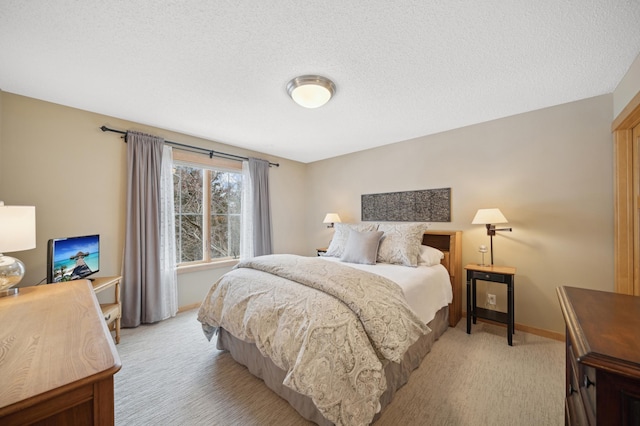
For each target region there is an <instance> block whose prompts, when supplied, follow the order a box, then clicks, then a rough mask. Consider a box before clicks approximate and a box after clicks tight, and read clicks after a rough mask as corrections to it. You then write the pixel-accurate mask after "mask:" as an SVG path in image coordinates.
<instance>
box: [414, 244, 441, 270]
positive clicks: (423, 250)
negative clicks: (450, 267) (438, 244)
mask: <svg viewBox="0 0 640 426" xmlns="http://www.w3.org/2000/svg"><path fill="white" fill-rule="evenodd" d="M442 259H444V253H443V252H441V251H440V250H438V249H437V248H435V247H430V246H420V257H419V258H418V265H420V266H434V265H439V264H440V263H441V262H442Z"/></svg>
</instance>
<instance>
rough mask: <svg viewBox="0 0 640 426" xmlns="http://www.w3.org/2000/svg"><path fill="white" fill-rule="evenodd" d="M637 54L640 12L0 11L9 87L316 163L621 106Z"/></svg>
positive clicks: (376, 4)
mask: <svg viewBox="0 0 640 426" xmlns="http://www.w3.org/2000/svg"><path fill="white" fill-rule="evenodd" d="M639 52H640V1H638V0H626V1H625V0H580V1H576V0H536V1H531V0H509V1H504V0H483V1H460V0H405V1H395V2H392V1H383V0H349V1H344V0H337V1H331V0H324V1H323V0H318V1H313V2H311V1H299V0H280V1H255V0H254V1H242V0H215V1H205V0H191V1H187V0H183V1H180V0H162V1H143V0H135V1H131V0H56V1H51V0H29V1H24V0H2V2H1V4H0V89H1V90H4V91H6V92H11V93H16V94H20V95H24V96H29V97H34V98H38V99H42V100H46V101H51V102H55V103H58V104H62V105H67V106H71V107H76V108H81V109H84V110H88V111H93V112H97V113H100V114H106V115H109V116H114V117H118V118H122V119H126V120H131V121H134V122H138V123H143V124H147V125H152V126H156V127H160V128H164V129H169V130H173V131H177V132H181V133H184V134H188V135H193V136H198V137H202V138H206V139H210V140H215V141H218V142H223V143H226V144H229V145H234V146H238V147H243V148H247V149H251V150H256V151H259V152H263V153H267V154H272V155H276V156H279V157H284V158H288V159H292V160H297V161H302V162H312V161H316V160H320V159H325V158H330V157H334V156H338V155H341V154H346V153H350V152H355V151H359V150H363V149H367V148H371V147H375V146H381V145H386V144H390V143H394V142H398V141H402V140H407V139H411V138H415V137H419V136H423V135H428V134H433V133H437V132H442V131H445V130H449V129H453V128H458V127H462V126H466V125H470V124H474V123H479V122H484V121H488V120H492V119H496V118H500V117H505V116H509V115H513V114H518V113H522V112H526V111H531V110H535V109H539V108H544V107H548V106H552V105H557V104H561V103H566V102H571V101H575V100H579V99H584V98H588V97H592V96H597V95H601V94H605V93H611V92H613V90H614V89H615V87H616V85H617V84H618V83H619V82H620V80H621V79H622V77H623V76H624V74H625V72H626V71H627V70H628V68H629V66H630V65H631V63H632V62H633V60H634V59H635V58H636V56H637V55H638V53H639ZM303 74H320V75H323V76H326V77H328V78H330V79H332V80H333V81H334V82H335V84H336V86H337V91H336V94H335V96H334V98H333V99H332V100H331V101H330V102H329V103H328V104H327V105H325V106H323V107H321V108H318V109H305V108H302V107H300V106H298V105H297V104H295V103H294V102H293V101H292V100H291V99H290V98H289V97H288V95H287V93H286V84H287V82H288V81H289V80H290V79H291V78H293V77H296V76H299V75H303ZM178 142H179V141H178Z"/></svg>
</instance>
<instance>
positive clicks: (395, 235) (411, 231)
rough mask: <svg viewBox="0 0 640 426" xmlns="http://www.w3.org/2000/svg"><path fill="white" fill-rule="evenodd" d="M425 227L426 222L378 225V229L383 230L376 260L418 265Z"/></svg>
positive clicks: (426, 225) (426, 226)
mask: <svg viewBox="0 0 640 426" xmlns="http://www.w3.org/2000/svg"><path fill="white" fill-rule="evenodd" d="M427 228H428V224H426V223H400V224H387V223H381V224H380V225H378V230H379V231H383V232H384V237H383V238H382V241H381V242H380V248H379V249H378V262H382V263H394V264H398V265H405V266H414V267H415V266H418V255H419V254H420V245H421V244H422V236H423V235H424V231H426V230H427Z"/></svg>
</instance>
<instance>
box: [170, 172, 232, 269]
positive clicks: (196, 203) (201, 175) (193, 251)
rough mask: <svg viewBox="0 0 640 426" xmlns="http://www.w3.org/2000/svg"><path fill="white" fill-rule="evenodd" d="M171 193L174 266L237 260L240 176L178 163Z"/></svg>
mask: <svg viewBox="0 0 640 426" xmlns="http://www.w3.org/2000/svg"><path fill="white" fill-rule="evenodd" d="M174 191H175V192H174V196H175V209H176V212H175V218H176V240H177V241H176V243H177V247H178V250H177V251H176V252H177V259H176V261H177V263H178V264H181V263H186V262H211V261H216V260H220V259H228V258H237V257H238V256H239V254H240V212H241V204H240V203H241V200H242V173H240V171H237V172H236V171H229V170H216V169H214V168H211V167H203V166H200V165H194V164H178V165H176V166H175V173H174ZM204 247H208V249H206V250H205V249H203V248H204Z"/></svg>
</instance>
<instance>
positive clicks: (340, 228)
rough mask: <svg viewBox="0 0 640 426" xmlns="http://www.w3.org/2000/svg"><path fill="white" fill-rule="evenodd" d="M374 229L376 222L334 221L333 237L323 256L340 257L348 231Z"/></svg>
mask: <svg viewBox="0 0 640 426" xmlns="http://www.w3.org/2000/svg"><path fill="white" fill-rule="evenodd" d="M352 229H353V230H354V231H376V230H377V229H378V224H377V223H336V224H335V225H334V233H333V238H332V239H331V243H329V247H328V248H327V253H326V254H325V256H333V257H340V256H342V252H344V246H345V245H346V244H347V239H348V238H349V231H351V230H352Z"/></svg>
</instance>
